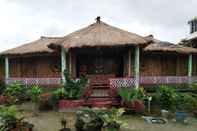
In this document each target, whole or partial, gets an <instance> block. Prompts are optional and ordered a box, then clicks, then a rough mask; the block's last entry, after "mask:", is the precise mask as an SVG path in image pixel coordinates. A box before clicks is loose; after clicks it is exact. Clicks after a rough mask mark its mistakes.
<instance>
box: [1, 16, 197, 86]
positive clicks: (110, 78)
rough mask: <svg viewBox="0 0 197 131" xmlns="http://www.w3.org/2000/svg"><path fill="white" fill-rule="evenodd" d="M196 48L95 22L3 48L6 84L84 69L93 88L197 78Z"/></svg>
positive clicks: (56, 80)
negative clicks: (17, 45)
mask: <svg viewBox="0 0 197 131" xmlns="http://www.w3.org/2000/svg"><path fill="white" fill-rule="evenodd" d="M196 54H197V49H194V48H191V47H184V46H181V45H175V44H172V43H169V42H164V41H160V40H157V39H155V38H154V37H153V36H151V35H150V36H147V37H142V36H139V35H137V34H134V33H130V32H127V31H124V30H122V29H119V28H116V27H113V26H111V25H108V24H106V23H104V22H102V21H101V20H100V17H97V19H96V22H95V23H93V24H91V25H89V26H88V27H85V28H83V29H80V30H78V31H76V32H73V33H71V34H69V35H67V36H64V37H41V38H40V39H38V40H36V41H33V42H30V43H28V44H25V45H22V46H20V47H17V48H14V49H10V50H7V51H5V52H2V53H1V57H2V58H3V59H4V61H2V62H1V63H2V64H1V65H0V74H1V77H0V78H1V79H3V80H5V83H6V84H10V83H12V82H14V81H20V82H22V83H24V84H26V85H32V84H39V85H48V86H49V85H51V86H54V85H58V84H60V82H61V80H62V81H64V75H63V71H64V70H68V71H69V72H70V74H71V75H72V77H73V78H78V77H79V76H80V75H82V74H85V75H86V76H87V77H88V78H89V85H90V87H92V88H97V89H98V88H99V89H100V88H102V89H103V88H119V87H122V86H135V87H139V85H140V84H142V85H153V84H177V83H188V82H195V81H196V80H197V77H196V76H197V61H196V60H197V59H196Z"/></svg>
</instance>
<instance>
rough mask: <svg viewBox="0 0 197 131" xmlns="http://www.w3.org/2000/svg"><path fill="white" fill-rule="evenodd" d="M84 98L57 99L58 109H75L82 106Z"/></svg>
mask: <svg viewBox="0 0 197 131" xmlns="http://www.w3.org/2000/svg"><path fill="white" fill-rule="evenodd" d="M83 103H84V100H59V102H58V107H59V110H66V109H76V108H78V107H80V106H82V105H83Z"/></svg>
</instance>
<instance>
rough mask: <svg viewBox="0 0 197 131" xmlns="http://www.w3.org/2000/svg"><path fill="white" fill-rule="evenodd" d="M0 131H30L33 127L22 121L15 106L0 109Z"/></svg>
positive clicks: (22, 118)
mask: <svg viewBox="0 0 197 131" xmlns="http://www.w3.org/2000/svg"><path fill="white" fill-rule="evenodd" d="M0 118H1V119H0V122H1V126H0V130H1V131H21V130H22V131H32V129H33V125H32V124H29V123H28V122H25V121H24V117H23V116H22V115H21V114H20V113H19V112H17V109H16V107H15V106H9V107H6V106H2V107H1V108H0Z"/></svg>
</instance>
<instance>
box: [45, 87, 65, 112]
mask: <svg viewBox="0 0 197 131" xmlns="http://www.w3.org/2000/svg"><path fill="white" fill-rule="evenodd" d="M65 98H66V94H65V89H64V88H58V89H57V90H55V91H53V93H52V95H51V96H50V98H49V103H50V104H51V105H52V106H53V109H57V107H58V103H59V101H61V100H64V99H65Z"/></svg>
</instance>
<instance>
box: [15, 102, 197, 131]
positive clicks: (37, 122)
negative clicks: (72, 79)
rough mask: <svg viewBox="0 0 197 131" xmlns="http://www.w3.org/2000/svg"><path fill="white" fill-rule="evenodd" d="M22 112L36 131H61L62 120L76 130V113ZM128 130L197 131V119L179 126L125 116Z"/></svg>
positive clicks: (25, 106)
mask: <svg viewBox="0 0 197 131" xmlns="http://www.w3.org/2000/svg"><path fill="white" fill-rule="evenodd" d="M18 108H19V109H20V111H21V112H22V113H23V114H24V115H25V117H26V120H27V121H28V122H30V123H32V124H34V131H59V130H60V129H61V128H62V126H61V119H62V118H65V119H66V120H67V128H72V131H75V130H74V122H75V112H74V111H68V112H56V111H48V112H37V115H36V116H35V115H34V114H33V113H32V112H34V111H32V110H33V109H34V108H32V105H31V104H30V103H27V104H23V105H20V106H18ZM124 119H125V121H126V123H127V124H128V125H127V128H124V129H122V131H196V129H197V119H196V118H189V119H188V124H179V123H175V122H173V121H169V122H168V123H167V124H149V123H146V122H145V121H144V120H143V119H142V118H141V117H140V116H132V115H128V116H124Z"/></svg>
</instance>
